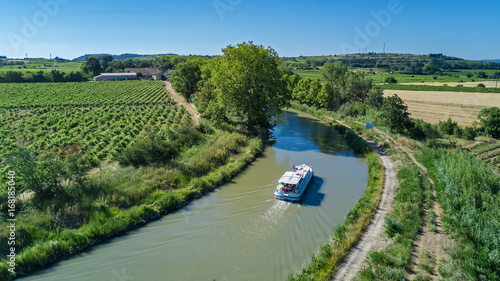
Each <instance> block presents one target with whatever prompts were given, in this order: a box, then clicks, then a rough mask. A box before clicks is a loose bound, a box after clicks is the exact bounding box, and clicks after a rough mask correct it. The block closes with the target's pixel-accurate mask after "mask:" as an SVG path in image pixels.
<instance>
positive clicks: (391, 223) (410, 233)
mask: <svg viewBox="0 0 500 281" xmlns="http://www.w3.org/2000/svg"><path fill="white" fill-rule="evenodd" d="M397 178H398V182H399V186H398V187H397V188H396V196H395V198H394V202H393V210H392V211H391V213H390V214H389V215H388V216H387V217H385V222H386V230H385V233H386V234H387V235H388V237H389V238H391V239H392V240H391V241H392V242H391V243H389V245H388V246H386V247H385V248H383V249H382V250H379V251H372V252H370V254H369V257H368V266H367V267H365V269H364V270H363V271H361V272H360V273H359V274H358V275H357V277H356V280H407V279H406V270H407V269H408V267H409V265H410V264H411V251H412V245H413V241H414V240H415V237H416V235H417V233H418V231H420V229H421V222H422V221H421V217H420V214H421V213H422V212H423V204H422V203H423V201H424V192H425V191H426V190H428V189H430V182H429V181H428V180H427V178H426V177H425V176H423V172H422V171H421V170H420V169H419V168H417V167H415V166H413V165H410V164H408V163H407V162H406V163H404V164H403V167H402V168H401V169H400V170H399V172H398V174H397Z"/></svg>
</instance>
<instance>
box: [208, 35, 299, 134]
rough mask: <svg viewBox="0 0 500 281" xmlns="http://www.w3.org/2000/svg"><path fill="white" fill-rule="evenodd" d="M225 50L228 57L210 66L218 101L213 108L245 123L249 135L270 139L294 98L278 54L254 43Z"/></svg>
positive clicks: (216, 60) (215, 61) (225, 56)
mask: <svg viewBox="0 0 500 281" xmlns="http://www.w3.org/2000/svg"><path fill="white" fill-rule="evenodd" d="M222 51H223V53H224V55H222V56H221V57H218V58H216V59H213V60H211V63H210V64H209V68H210V71H209V74H208V75H207V76H210V77H209V78H208V83H209V84H210V85H211V87H212V89H213V92H214V95H215V97H216V100H217V103H215V102H211V103H210V105H209V107H211V108H212V112H213V111H214V110H213V109H214V108H217V109H216V110H217V111H219V110H222V111H223V113H224V114H225V115H226V116H227V117H229V118H230V119H232V120H237V122H239V123H241V124H243V126H244V129H245V131H246V133H247V134H249V135H252V136H256V135H259V136H262V137H264V136H267V135H268V134H269V130H270V129H272V128H273V127H274V125H275V117H276V116H277V115H278V114H279V113H280V112H281V108H282V107H284V106H285V105H287V103H288V100H289V97H290V94H289V90H288V88H287V85H288V81H287V80H288V79H287V78H286V76H284V75H283V72H282V70H281V69H280V67H279V65H280V60H279V57H278V54H277V53H276V52H275V51H274V50H273V49H272V48H270V47H268V48H264V47H263V46H257V45H254V44H253V42H248V43H241V44H238V45H237V46H231V45H230V46H227V47H226V48H225V49H223V50H222ZM207 110H208V111H210V110H211V109H210V108H209V109H207Z"/></svg>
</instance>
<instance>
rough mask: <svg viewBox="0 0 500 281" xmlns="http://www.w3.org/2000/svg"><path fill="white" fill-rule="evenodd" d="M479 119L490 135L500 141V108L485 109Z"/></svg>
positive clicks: (480, 113)
mask: <svg viewBox="0 0 500 281" xmlns="http://www.w3.org/2000/svg"><path fill="white" fill-rule="evenodd" d="M477 118H478V119H479V120H480V122H481V125H482V127H483V130H484V131H485V132H486V133H487V134H488V135H490V136H492V137H493V138H496V139H500V108H498V107H490V108H484V109H482V110H481V111H480V112H479V115H478V116H477Z"/></svg>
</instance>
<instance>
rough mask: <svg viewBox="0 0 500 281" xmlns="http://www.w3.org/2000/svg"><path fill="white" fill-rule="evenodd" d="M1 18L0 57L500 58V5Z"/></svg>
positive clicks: (115, 1) (26, 6) (53, 12)
mask: <svg viewBox="0 0 500 281" xmlns="http://www.w3.org/2000/svg"><path fill="white" fill-rule="evenodd" d="M40 3H46V5H41V4H40ZM0 11H1V12H0V13H1V14H0V15H1V16H0V36H1V38H0V55H6V56H8V57H18V58H22V57H24V54H25V53H27V54H28V56H29V57H49V54H50V53H52V57H55V56H59V57H63V58H69V59H72V58H75V57H77V56H80V55H83V54H86V53H111V54H121V53H139V54H157V53H177V54H183V55H188V54H211V55H212V54H221V48H224V47H225V46H227V45H229V44H233V45H234V44H237V43H240V42H244V41H249V40H252V41H254V43H256V44H261V45H264V46H271V47H273V48H274V49H275V50H276V51H277V52H278V54H279V55H280V56H299V55H330V54H342V53H346V52H350V53H352V52H358V51H360V50H361V51H363V52H364V51H365V49H366V51H367V52H382V51H383V46H384V43H385V44H386V52H396V53H416V54H428V53H444V54H446V55H451V56H457V57H462V58H467V59H500V32H499V26H500V1H498V0H483V1H464V0H441V1H431V0H399V1H398V0H349V1H346V0H343V1H338V0H329V1H326V0H323V1H319V0H310V1H303V0H302V1H296V0H287V1H263V0H252V1H250V0H184V1H182V0H165V1H158V0H150V1H129V0H101V1H96V0H86V1H80V0H23V1H15V0H3V1H1V2H0ZM374 14H378V15H380V16H379V19H378V21H377V17H376V16H374ZM387 15H389V16H390V18H388V17H387Z"/></svg>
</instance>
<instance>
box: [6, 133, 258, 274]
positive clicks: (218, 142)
mask: <svg viewBox="0 0 500 281" xmlns="http://www.w3.org/2000/svg"><path fill="white" fill-rule="evenodd" d="M178 137H180V136H178ZM178 141H180V140H178ZM261 149H262V142H261V141H260V140H259V139H248V138H247V137H245V136H243V135H240V134H236V133H227V132H223V131H214V132H212V133H207V134H201V135H200V136H199V140H198V143H196V144H194V145H190V146H187V147H186V148H185V149H182V150H181V151H180V152H179V155H178V156H177V157H176V158H175V159H173V160H172V161H170V162H168V163H167V164H165V165H149V166H140V167H133V166H124V167H122V166H118V165H116V164H109V165H107V166H104V167H102V168H100V169H98V170H95V171H93V172H91V173H90V174H91V175H90V176H88V177H87V181H86V183H85V185H84V186H83V187H84V190H77V189H75V186H74V185H72V184H66V185H65V184H62V185H61V186H60V187H61V189H62V191H61V192H60V194H64V195H65V196H68V197H65V198H69V199H67V200H64V201H65V202H62V201H63V200H59V199H57V198H56V199H53V200H54V201H52V202H54V203H55V204H56V205H57V207H56V205H53V204H49V205H53V207H46V208H43V209H40V208H34V207H29V208H28V205H29V202H28V201H27V202H21V201H20V202H19V208H20V212H19V214H18V225H17V229H16V233H17V236H16V242H17V243H18V244H17V245H16V249H20V251H19V250H18V252H16V273H17V275H15V276H14V275H11V274H10V273H9V272H8V271H7V270H8V268H9V266H8V264H7V261H6V260H5V259H3V260H2V261H1V263H0V279H1V280H10V279H13V278H15V277H19V276H22V275H25V274H27V273H29V272H31V271H34V270H37V269H40V268H44V267H47V266H48V265H50V264H52V263H55V262H57V261H59V260H62V259H64V258H66V257H68V256H69V255H72V254H75V253H78V252H81V251H84V250H85V249H87V248H89V247H91V246H93V245H95V244H98V243H100V242H102V241H104V240H106V239H109V238H110V237H113V236H115V235H120V234H122V233H124V232H126V231H128V230H130V229H133V228H136V227H139V226H141V225H143V224H145V223H147V222H148V221H150V220H154V219H157V218H159V217H160V216H162V215H164V214H166V213H169V212H172V211H175V210H177V209H179V208H182V207H183V206H185V205H186V204H187V203H188V202H189V201H191V200H193V199H195V198H198V197H200V196H202V195H203V194H204V193H206V192H209V191H211V190H213V189H214V188H215V187H216V186H218V185H220V184H222V183H225V182H227V181H229V180H230V179H231V178H232V177H233V176H235V175H236V174H237V173H238V172H239V171H241V169H243V168H244V167H245V166H246V165H247V164H248V163H250V162H251V161H253V159H254V158H255V156H256V155H257V154H258V153H260V151H261ZM77 192H81V193H78V194H76V195H75V196H72V194H74V193H77ZM56 200H59V201H61V202H59V201H56ZM7 231H8V229H7V228H6V224H5V223H3V224H2V225H1V228H0V237H2V239H1V241H0V245H1V247H3V248H2V249H0V250H1V252H2V256H4V257H5V256H6V255H7V254H5V255H4V253H7V251H8V249H6V248H5V245H7V240H6V239H5V237H8V233H7Z"/></svg>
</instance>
